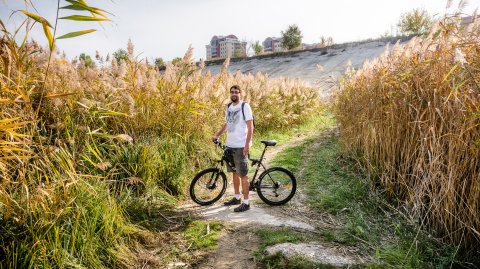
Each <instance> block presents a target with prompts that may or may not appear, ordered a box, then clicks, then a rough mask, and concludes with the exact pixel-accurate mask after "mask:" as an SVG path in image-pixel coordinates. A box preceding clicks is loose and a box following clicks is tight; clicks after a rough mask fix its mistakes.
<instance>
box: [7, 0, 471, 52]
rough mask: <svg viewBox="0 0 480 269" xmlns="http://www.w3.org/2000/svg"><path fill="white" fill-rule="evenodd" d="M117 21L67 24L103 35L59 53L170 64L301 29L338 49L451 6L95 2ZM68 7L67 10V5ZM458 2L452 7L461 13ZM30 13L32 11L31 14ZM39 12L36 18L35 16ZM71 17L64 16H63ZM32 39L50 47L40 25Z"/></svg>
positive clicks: (47, 11)
mask: <svg viewBox="0 0 480 269" xmlns="http://www.w3.org/2000/svg"><path fill="white" fill-rule="evenodd" d="M32 2H33V3H34V5H35V7H36V8H37V10H38V12H39V13H40V14H41V15H43V16H44V17H46V18H47V19H48V20H50V22H54V19H55V13H56V5H57V1H54V0H32ZM87 3H89V4H90V5H92V6H96V7H100V8H102V9H105V10H107V11H109V12H111V13H113V14H114V16H112V17H111V19H112V21H113V22H111V23H102V24H98V23H84V22H77V23H72V22H67V21H60V22H59V26H58V34H57V35H62V34H64V33H67V32H71V31H78V30H83V29H90V28H96V29H97V30H98V31H97V32H95V33H92V34H89V35H84V36H81V37H77V38H73V39H65V40H59V41H58V46H59V48H60V50H62V51H65V52H66V54H67V56H68V57H69V58H73V57H75V56H78V55H79V54H80V53H82V52H85V53H87V54H90V55H92V56H94V55H95V51H96V50H98V51H99V52H100V53H101V54H102V55H106V54H107V53H112V52H114V51H115V50H117V49H118V48H126V44H127V41H128V38H131V39H132V41H133V43H134V45H135V53H136V54H140V53H141V55H140V57H147V58H149V59H153V58H154V57H162V58H163V59H165V60H171V59H173V58H175V57H177V56H183V54H184V53H185V51H186V50H187V48H188V46H189V45H190V44H191V45H192V46H193V48H194V56H195V58H196V59H199V58H205V57H206V56H205V45H206V44H208V43H209V42H210V39H211V38H212V36H213V35H228V34H235V35H236V36H237V37H238V38H240V39H242V40H245V41H255V40H259V41H260V42H262V41H263V40H264V39H265V38H266V37H269V36H280V32H281V31H282V30H285V29H286V28H287V26H288V25H291V24H297V25H298V26H299V27H300V29H301V30H302V33H303V42H304V43H316V42H318V41H319V40H320V37H321V36H325V37H332V38H333V40H334V42H335V43H342V42H348V41H356V40H361V39H366V38H376V37H379V36H380V35H381V34H383V33H385V32H386V31H389V32H391V31H392V30H393V31H394V32H395V28H396V27H395V26H396V23H397V21H398V19H399V17H400V15H401V14H402V13H404V12H408V11H411V10H412V9H414V8H424V9H426V10H427V11H428V12H429V13H430V14H431V15H435V14H444V13H445V12H446V9H445V7H446V3H447V1H444V0H395V1H393V0H388V1H387V0H363V1H358V0H330V1H320V0H295V1H292V0H288V1H287V0H236V1H232V0H170V1H166V0H158V1H153V0H137V1H127V0H115V1H88V0H87ZM479 4H480V1H479V0H477V1H470V2H469V4H468V5H467V7H466V8H465V9H464V12H465V13H467V14H469V15H470V14H471V13H472V12H473V10H474V9H475V7H478V6H479ZM61 5H65V2H64V1H63V0H62V1H61ZM457 5H458V1H453V5H452V8H450V9H449V10H448V11H449V12H452V11H454V10H456V6H457ZM17 9H25V5H24V4H23V1H19V0H0V19H1V20H2V21H3V22H4V23H5V24H6V25H7V27H8V28H10V29H13V28H14V27H15V26H16V25H19V22H20V19H21V18H23V17H24V16H23V14H22V15H21V14H19V13H16V14H14V15H13V16H12V17H11V18H9V17H10V14H11V13H12V11H13V10H17ZM29 10H31V8H29ZM32 12H34V11H32ZM67 14H69V11H65V10H61V11H60V16H65V15H67ZM35 28H36V30H35V31H33V32H32V33H31V36H32V37H33V38H34V39H35V40H37V41H39V42H40V43H42V44H46V41H45V37H44V36H43V32H42V30H41V26H40V25H36V27H35Z"/></svg>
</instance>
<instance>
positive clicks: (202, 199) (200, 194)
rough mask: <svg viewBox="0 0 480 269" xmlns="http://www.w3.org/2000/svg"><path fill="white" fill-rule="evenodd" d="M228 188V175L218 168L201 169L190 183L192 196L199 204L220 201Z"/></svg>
mask: <svg viewBox="0 0 480 269" xmlns="http://www.w3.org/2000/svg"><path fill="white" fill-rule="evenodd" d="M226 189H227V176H226V175H225V173H223V172H222V171H220V170H219V169H218V168H208V169H205V170H202V171H200V172H199V173H198V174H197V175H195V177H194V178H193V180H192V183H190V198H192V200H193V201H194V202H195V203H197V204H199V205H210V204H213V203H215V202H216V201H218V199H220V197H222V195H223V194H224V193H225V190H226Z"/></svg>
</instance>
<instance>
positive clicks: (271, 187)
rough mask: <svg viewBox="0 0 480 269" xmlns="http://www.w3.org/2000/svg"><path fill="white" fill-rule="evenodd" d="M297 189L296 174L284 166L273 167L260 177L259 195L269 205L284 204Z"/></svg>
mask: <svg viewBox="0 0 480 269" xmlns="http://www.w3.org/2000/svg"><path fill="white" fill-rule="evenodd" d="M296 190H297V181H296V180H295V176H294V175H293V174H292V172H290V171H289V170H287V169H285V168H283V167H271V168H269V169H267V170H265V171H264V172H263V173H262V174H261V175H260V177H259V179H258V187H257V193H258V197H260V199H262V201H264V202H265V203H267V204H269V205H283V204H285V203H286V202H288V201H289V200H290V199H292V197H293V195H294V194H295V191H296Z"/></svg>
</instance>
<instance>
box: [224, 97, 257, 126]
mask: <svg viewBox="0 0 480 269" xmlns="http://www.w3.org/2000/svg"><path fill="white" fill-rule="evenodd" d="M231 104H233V102H230V103H228V105H227V110H228V108H229V107H230V105H231ZM245 104H246V102H242V115H243V120H245V111H243V108H244V107H245ZM252 114H253V113H252ZM252 122H253V128H255V117H254V116H253V115H252Z"/></svg>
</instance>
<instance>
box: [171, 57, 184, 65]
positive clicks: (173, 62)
mask: <svg viewBox="0 0 480 269" xmlns="http://www.w3.org/2000/svg"><path fill="white" fill-rule="evenodd" d="M182 60H183V59H182V58H181V57H175V58H173V60H172V64H173V65H176V64H178V63H179V62H181V61H182Z"/></svg>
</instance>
